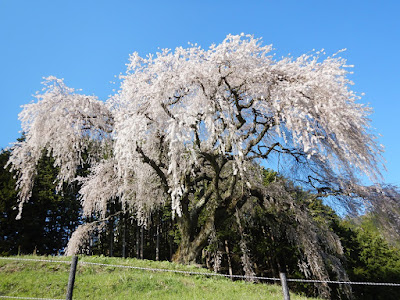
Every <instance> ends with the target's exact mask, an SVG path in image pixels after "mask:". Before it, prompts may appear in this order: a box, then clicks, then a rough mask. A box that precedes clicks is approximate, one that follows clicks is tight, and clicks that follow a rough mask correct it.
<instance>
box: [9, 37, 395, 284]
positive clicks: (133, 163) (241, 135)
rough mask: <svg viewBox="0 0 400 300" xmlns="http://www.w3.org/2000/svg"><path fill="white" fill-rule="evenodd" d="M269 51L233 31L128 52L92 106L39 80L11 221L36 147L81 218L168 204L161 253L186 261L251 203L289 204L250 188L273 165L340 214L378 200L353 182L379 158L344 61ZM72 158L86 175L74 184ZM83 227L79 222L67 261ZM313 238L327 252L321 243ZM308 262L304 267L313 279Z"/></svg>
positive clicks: (25, 114) (24, 195)
mask: <svg viewBox="0 0 400 300" xmlns="http://www.w3.org/2000/svg"><path fill="white" fill-rule="evenodd" d="M271 51H272V47H271V46H269V45H267V46H264V45H262V42H261V40H260V39H257V38H254V37H253V36H250V35H243V34H242V35H236V36H235V35H228V36H227V37H226V39H225V40H224V41H223V42H222V43H220V44H218V45H212V46H211V47H210V48H209V49H202V48H201V47H199V46H197V45H191V46H189V47H188V48H181V47H179V48H176V49H175V51H171V50H169V49H164V50H162V51H161V52H159V53H156V54H155V55H151V54H150V55H148V56H146V57H145V58H143V57H140V56H139V55H138V54H137V53H134V54H132V55H131V56H130V60H129V63H128V67H127V71H126V73H125V74H124V75H122V76H121V78H120V79H121V86H120V89H119V91H118V92H117V93H116V94H115V95H113V96H112V97H110V98H109V99H108V100H107V101H105V102H104V101H101V100H99V99H97V98H96V97H94V96H86V95H82V94H81V93H78V92H76V91H75V90H73V89H71V88H69V87H67V86H66V85H65V84H64V82H63V80H61V79H57V78H54V77H49V78H47V80H46V82H45V88H44V91H43V92H42V93H39V94H38V95H37V96H36V97H37V101H36V102H33V103H31V104H27V105H25V106H24V107H23V111H22V112H21V113H20V115H19V117H20V120H21V121H22V130H23V132H25V134H26V139H25V140H24V141H22V142H19V143H16V144H15V145H14V147H13V150H12V156H11V158H10V161H9V163H10V164H11V166H12V169H13V170H16V171H17V173H18V188H19V191H20V192H19V201H20V202H19V208H20V216H21V213H22V208H23V204H24V203H25V202H26V201H27V199H29V197H30V193H31V190H32V182H33V178H34V177H35V174H36V165H37V162H38V160H39V158H40V157H41V154H42V151H43V149H46V151H47V153H48V155H51V156H53V157H54V159H55V165H56V166H57V167H59V169H60V173H59V175H58V180H59V183H60V186H61V185H62V184H63V183H68V182H72V181H76V180H77V181H79V182H80V183H81V184H82V188H81V190H80V194H81V201H82V205H83V214H84V215H91V214H97V215H99V216H100V217H103V218H106V210H107V203H109V202H110V201H121V203H122V204H123V205H122V207H123V210H124V211H132V212H135V214H137V217H138V219H139V220H140V222H143V223H146V220H147V216H148V214H149V213H150V212H151V211H152V209H154V208H156V207H159V206H162V205H170V206H171V208H172V212H173V216H174V218H175V220H176V222H177V224H178V228H179V231H180V234H181V242H180V245H179V249H178V250H177V252H176V253H175V256H174V258H175V260H176V261H179V262H183V263H190V262H193V261H195V260H196V258H197V257H198V256H199V254H200V251H201V249H202V248H203V247H204V245H205V244H206V243H207V240H208V239H209V237H210V234H211V233H212V232H213V230H214V229H215V226H217V225H218V222H220V221H221V220H222V219H224V218H226V217H228V216H233V215H234V214H236V213H237V212H238V211H239V210H240V209H241V208H242V207H243V206H244V205H245V204H246V202H248V201H249V200H250V199H252V200H255V201H259V202H260V203H263V205H267V204H268V203H279V201H280V202H281V203H286V204H285V205H289V206H290V205H293V204H291V201H292V200H290V199H291V198H290V197H289V196H288V195H289V194H288V193H286V192H284V190H285V188H283V187H282V185H280V186H279V185H278V184H271V185H268V186H265V185H263V184H261V182H262V178H261V176H260V174H261V173H262V172H260V165H261V164H262V165H264V166H274V165H276V163H277V162H278V163H279V168H280V169H279V171H280V172H282V173H283V174H285V175H286V176H289V178H290V179H291V180H293V181H294V182H295V183H296V184H298V185H301V186H302V187H303V189H306V190H308V191H309V192H311V193H313V194H314V195H315V196H316V197H317V196H331V199H336V200H337V201H338V203H342V204H343V205H344V206H345V207H346V208H348V209H350V210H353V211H356V210H357V209H358V208H359V206H360V205H364V207H371V206H373V205H374V204H375V202H374V201H375V200H374V199H375V197H370V195H373V194H375V195H376V193H380V195H382V197H380V200H379V203H378V204H379V205H380V207H382V206H385V201H384V198H385V193H384V192H382V191H383V190H382V189H381V188H380V187H379V185H375V186H374V187H363V186H361V185H360V179H359V178H360V177H361V176H367V177H368V178H370V179H371V180H372V181H374V182H379V180H381V174H380V173H379V170H380V169H381V168H382V162H381V161H382V159H381V153H382V151H383V150H382V147H381V146H380V145H378V144H377V139H376V136H375V135H374V133H373V132H372V131H371V128H370V121H369V119H368V116H369V114H370V112H371V109H370V108H369V107H368V106H366V105H363V104H361V103H359V100H360V96H358V95H357V94H356V93H355V92H354V91H352V90H351V85H352V82H351V81H350V80H349V79H348V74H349V71H348V69H349V67H350V66H347V65H346V61H345V60H344V59H343V58H340V57H337V55H332V56H330V57H327V56H326V55H325V54H324V53H323V52H313V53H311V54H304V55H301V56H299V57H297V58H292V57H283V58H281V59H277V58H276V57H275V56H274V55H273V54H272V53H271ZM84 164H86V165H87V164H89V165H90V166H91V169H90V174H89V175H88V176H87V177H85V178H80V177H78V176H77V175H76V174H77V173H76V172H77V169H78V168H79V167H80V166H81V165H84ZM274 186H276V187H275V188H274ZM282 199H283V200H282ZM382 199H383V200H382ZM391 203H392V204H393V201H392V202H391ZM392 204H391V205H392ZM393 205H394V204H393ZM294 211H296V212H299V210H298V209H297V208H296V209H295V210H294ZM295 219H296V222H299V223H301V224H303V225H302V226H300V227H299V228H301V230H303V231H304V232H302V234H301V240H302V243H303V244H304V245H309V246H310V247H311V246H312V244H313V243H312V241H313V240H307V239H308V238H307V237H308V236H310V238H309V239H314V240H318V239H320V237H317V236H315V235H316V234H317V233H316V231H315V230H314V232H313V234H312V235H307V232H306V231H307V229H309V230H312V228H313V226H309V225H307V224H309V222H310V220H309V219H308V218H307V217H304V216H303V215H302V214H301V213H300V212H299V213H298V214H297V216H296V217H295ZM200 220H201V221H200ZM93 226H95V225H93V224H86V225H83V226H81V227H80V228H78V230H77V231H76V232H75V233H74V235H73V237H72V238H71V240H70V243H69V246H68V251H67V252H68V253H69V254H72V253H75V252H76V251H78V250H79V247H81V246H82V245H83V244H84V242H85V239H86V238H87V237H88V236H89V234H90V230H91V228H93ZM321 235H323V234H321ZM320 240H321V239H320ZM322 240H330V241H326V243H330V244H332V248H335V247H336V248H337V247H338V246H337V239H335V238H334V237H332V238H331V236H325V238H324V239H322ZM335 243H336V244H335ZM339 248H340V245H339ZM313 249H314V248H312V247H311V248H308V249H307V251H308V252H309V257H312V256H313V255H314V254H315V253H313V251H314V250H315V251H318V249H314V250H313ZM338 251H339V250H338ZM320 258H321V256H318V257H317V258H316V259H314V260H309V266H310V268H311V269H313V270H314V271H315V272H318V268H319V266H318V263H319V259H320ZM315 272H314V273H315ZM326 276H327V274H326V272H325V273H324V274H322V275H321V276H320V278H326Z"/></svg>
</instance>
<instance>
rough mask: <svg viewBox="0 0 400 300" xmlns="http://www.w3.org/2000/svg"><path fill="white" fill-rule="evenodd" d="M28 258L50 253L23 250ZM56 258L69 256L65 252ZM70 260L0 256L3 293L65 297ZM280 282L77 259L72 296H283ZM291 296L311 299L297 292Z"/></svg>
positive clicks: (168, 266)
mask: <svg viewBox="0 0 400 300" xmlns="http://www.w3.org/2000/svg"><path fill="white" fill-rule="evenodd" d="M19 258H28V259H34V258H37V259H51V258H46V257H37V256H20V257H19ZM53 259H55V260H63V261H70V258H67V257H55V258H53ZM79 261H86V262H96V263H105V264H118V265H130V266H138V267H148V268H161V269H177V270H186V271H196V272H208V271H207V270H204V269H201V268H198V267H195V266H182V265H177V264H173V263H170V262H153V261H146V260H143V261H142V260H136V259H121V258H108V257H80V258H79ZM69 267H70V265H69V264H66V263H54V262H53V263H49V262H28V261H12V260H3V259H0V296H14V297H15V296H19V297H42V298H59V299H65V294H66V286H67V282H68V275H69ZM282 297H283V296H282V292H281V287H280V286H278V285H271V284H251V283H246V282H243V281H235V282H232V281H230V280H229V279H227V278H220V277H206V276H200V275H184V274H174V273H170V272H151V271H142V270H134V269H123V268H114V267H107V266H95V265H85V264H78V269H77V274H76V280H75V288H74V299H85V300H88V299H229V300H234V299H277V300H278V299H279V300H280V299H282ZM291 299H297V300H300V299H311V298H306V297H302V296H298V295H295V294H292V295H291Z"/></svg>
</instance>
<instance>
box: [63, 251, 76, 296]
mask: <svg viewBox="0 0 400 300" xmlns="http://www.w3.org/2000/svg"><path fill="white" fill-rule="evenodd" d="M77 264H78V256H73V257H72V261H71V269H70V271H69V279H68V288H67V298H66V300H72V292H73V290H74V283H75V273H76V265H77Z"/></svg>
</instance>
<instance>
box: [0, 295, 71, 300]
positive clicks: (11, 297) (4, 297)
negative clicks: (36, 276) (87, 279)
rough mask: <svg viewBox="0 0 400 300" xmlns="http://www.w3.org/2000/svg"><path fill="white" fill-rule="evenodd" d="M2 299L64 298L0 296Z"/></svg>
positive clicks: (46, 299)
mask: <svg viewBox="0 0 400 300" xmlns="http://www.w3.org/2000/svg"><path fill="white" fill-rule="evenodd" d="M0 298H3V299H27V300H30V299H32V300H64V299H54V298H34V297H15V296H1V295H0Z"/></svg>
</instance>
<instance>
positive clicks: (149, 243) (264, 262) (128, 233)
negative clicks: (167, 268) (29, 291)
mask: <svg viewBox="0 0 400 300" xmlns="http://www.w3.org/2000/svg"><path fill="white" fill-rule="evenodd" d="M9 155H10V153H9V151H4V150H3V151H2V152H1V155H0V164H1V166H0V183H1V186H0V211H1V215H0V255H2V256H4V255H5V256H8V255H18V254H31V253H35V254H38V255H60V254H63V253H64V250H65V247H66V245H67V242H68V239H69V238H70V236H71V234H72V232H73V231H74V230H75V229H76V227H77V226H78V225H79V224H82V223H84V222H87V221H91V222H93V221H95V220H94V219H91V220H85V219H83V218H82V217H81V209H82V208H81V206H80V202H79V200H78V197H79V196H78V190H79V189H78V187H77V186H74V185H69V186H67V185H65V186H64V187H63V190H62V193H59V194H57V193H55V190H56V183H55V181H56V174H57V170H56V169H55V167H54V166H53V162H52V159H51V158H49V157H47V156H45V155H43V158H42V159H41V160H40V162H39V164H38V175H37V177H36V179H35V182H34V187H33V193H32V197H31V200H30V201H29V202H28V203H26V204H25V206H24V212H23V217H22V218H21V219H20V220H16V219H15V217H16V216H17V214H18V210H17V209H16V206H17V192H16V190H15V179H14V178H13V174H12V173H10V172H9V170H8V168H4V167H5V165H6V163H7V161H8V158H9ZM81 172H82V174H83V173H84V172H85V170H81ZM263 172H264V174H263V176H264V184H265V185H268V184H273V182H274V181H275V180H276V179H277V178H278V177H279V174H277V173H276V172H274V171H272V170H264V171H263ZM287 185H288V187H289V186H290V185H291V183H290V182H287ZM291 191H292V193H295V194H296V199H297V201H298V202H299V203H301V204H302V205H303V206H304V207H306V210H307V211H308V212H309V214H310V215H311V216H312V218H313V219H314V220H315V222H316V223H318V224H320V225H321V226H322V227H324V226H327V227H328V228H329V231H331V232H333V233H334V234H336V235H337V236H338V237H339V238H340V242H341V244H342V246H343V254H342V255H339V256H337V258H339V259H340V260H342V261H343V265H344V268H345V271H346V272H347V274H348V277H349V280H351V281H369V282H400V251H399V250H400V248H399V243H398V240H397V239H396V238H393V237H390V236H389V235H385V233H384V231H383V230H382V228H381V227H380V225H379V222H378V219H377V218H376V216H375V215H374V213H373V212H370V213H368V214H365V215H363V216H361V217H351V216H345V217H339V216H338V215H337V213H335V211H334V210H332V209H331V208H330V207H328V206H326V205H324V204H323V202H322V200H321V199H313V200H312V201H310V199H309V197H307V193H306V192H304V191H302V190H301V189H300V188H298V187H294V186H291ZM118 206H120V203H118V202H114V203H113V204H112V205H109V207H108V213H107V218H108V219H107V221H106V222H104V226H103V229H102V230H100V231H97V232H93V233H92V235H91V239H90V242H89V243H88V244H87V245H86V247H85V248H84V249H82V251H81V253H82V254H86V255H105V256H117V257H136V258H140V259H151V260H172V259H173V255H174V253H175V252H176V250H177V249H178V247H179V243H180V235H179V231H178V230H177V228H176V222H175V221H174V220H173V219H172V216H171V209H170V208H168V207H163V208H160V209H158V210H156V211H154V212H153V213H152V215H151V220H150V221H149V222H148V224H147V226H146V227H144V226H138V222H137V220H136V219H135V218H134V216H133V215H132V214H130V215H123V214H116V215H115V214H114V212H116V211H120V207H118ZM240 213H241V217H240V220H239V221H238V216H237V215H233V216H232V217H231V218H229V219H226V220H224V222H223V223H222V224H218V228H215V234H214V235H212V237H211V238H210V239H209V242H208V245H207V246H205V247H204V248H203V249H202V252H201V257H200V258H199V260H198V263H199V264H202V265H204V266H207V267H208V268H209V269H212V270H215V271H217V272H221V273H224V274H248V273H249V272H251V273H252V274H253V275H257V276H267V277H279V270H280V269H281V267H282V266H279V264H284V267H285V269H286V272H287V274H288V277H289V278H306V276H305V275H306V274H305V273H304V272H303V271H302V270H301V268H302V266H301V265H299V261H300V256H301V255H304V254H303V253H302V251H300V249H299V248H298V247H296V245H295V243H293V241H291V240H290V238H289V237H288V236H287V235H286V233H285V231H286V230H287V226H288V223H290V222H293V220H292V219H291V216H290V213H289V212H288V211H284V210H283V211H282V210H281V209H279V208H277V207H276V208H271V209H269V210H265V209H262V208H261V207H260V206H259V205H258V204H257V203H256V202H254V203H253V204H252V205H249V206H247V207H244V208H243V209H242V210H241V212H240ZM93 218H95V216H93ZM199 224H201V222H200V223H199ZM244 252H247V253H246V254H247V255H243V254H244ZM243 257H247V259H248V260H249V262H250V263H249V264H246V262H243ZM245 268H250V269H251V270H248V269H247V270H245ZM331 271H332V270H331ZM290 288H291V289H292V290H294V291H297V292H303V293H305V294H306V295H317V294H318V285H315V286H314V285H310V284H296V283H291V284H290ZM330 288H331V297H332V298H333V299H335V298H342V297H345V298H346V295H345V293H346V291H345V290H344V287H341V288H338V286H337V285H330ZM352 294H353V296H354V298H356V299H398V297H399V296H400V290H399V289H398V288H396V287H393V288H389V287H375V286H374V287H369V286H353V287H352Z"/></svg>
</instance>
